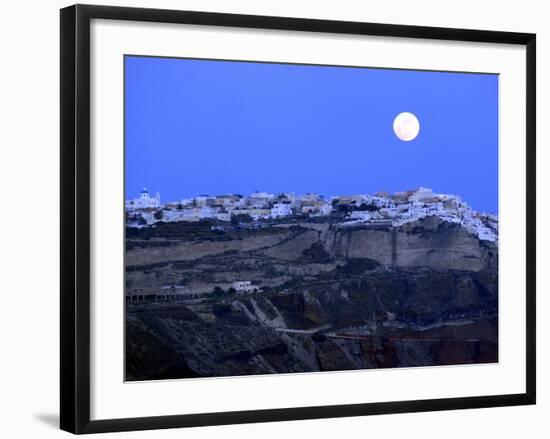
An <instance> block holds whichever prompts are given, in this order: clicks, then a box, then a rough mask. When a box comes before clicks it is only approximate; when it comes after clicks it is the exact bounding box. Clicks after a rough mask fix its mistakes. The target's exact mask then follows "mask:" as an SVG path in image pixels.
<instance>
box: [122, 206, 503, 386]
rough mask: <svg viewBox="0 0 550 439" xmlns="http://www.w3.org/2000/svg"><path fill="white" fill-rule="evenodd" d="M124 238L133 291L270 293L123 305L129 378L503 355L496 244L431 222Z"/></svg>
mask: <svg viewBox="0 0 550 439" xmlns="http://www.w3.org/2000/svg"><path fill="white" fill-rule="evenodd" d="M190 230H191V229H190V226H178V227H175V226H172V225H171V226H170V227H167V228H164V230H163V227H159V228H157V230H152V231H151V230H149V231H143V232H140V233H135V234H134V235H132V236H129V237H128V251H127V257H126V263H127V285H128V287H129V288H133V287H139V286H140V285H145V284H147V285H166V284H179V285H187V286H189V287H190V288H192V287H193V288H198V289H201V288H202V290H204V291H210V290H212V289H213V288H214V287H216V286H222V287H224V286H225V285H229V284H230V282H232V281H234V280H251V281H252V282H254V284H256V285H258V287H260V288H261V290H262V291H261V292H258V293H251V294H237V293H235V292H231V291H227V290H226V291H223V288H222V293H219V292H218V293H217V294H205V295H203V296H202V298H201V299H199V300H190V301H184V302H178V303H162V304H161V303H141V304H137V305H131V306H128V308H127V320H126V324H127V346H126V354H127V356H126V358H127V379H129V380H143V379H162V378H182V377H194V376H228V375H247V374H263V373H282V372H285V373H286V372H310V371H323V370H345V369H362V368H375V367H401V366H407V367H410V366H421V365H423V366H425V365H441V364H463V363H479V362H494V361H497V356H498V343H497V341H498V333H497V329H498V314H497V310H498V248H497V246H496V245H495V244H494V243H492V242H487V241H480V240H479V239H478V238H477V237H476V236H474V235H472V234H470V233H468V232H467V231H466V230H465V229H464V228H462V227H460V226H459V225H455V224H450V223H446V222H443V221H441V220H439V219H437V218H435V217H428V218H425V219H423V220H420V221H417V222H415V223H409V224H406V225H403V226H401V227H396V228H391V227H390V228H368V227H354V228H345V227H340V226H338V225H337V224H330V223H323V222H310V223H295V224H283V223H280V224H277V225H276V226H273V227H270V228H268V229H266V230H227V231H226V232H224V233H221V234H220V233H217V234H215V233H213V232H212V233H211V232H209V231H208V230H206V229H205V230H198V229H196V228H195V229H193V234H191V233H190Z"/></svg>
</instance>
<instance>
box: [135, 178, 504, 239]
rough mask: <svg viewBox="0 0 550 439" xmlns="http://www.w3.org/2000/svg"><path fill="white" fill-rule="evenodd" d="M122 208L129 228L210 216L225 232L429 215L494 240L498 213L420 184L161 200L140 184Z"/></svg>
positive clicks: (376, 223) (370, 223)
mask: <svg viewBox="0 0 550 439" xmlns="http://www.w3.org/2000/svg"><path fill="white" fill-rule="evenodd" d="M125 207H126V225H127V226H128V227H133V228H142V227H155V225H156V224H157V223H159V222H162V223H170V222H182V221H185V222H198V221H211V222H213V223H215V224H213V225H212V228H213V230H220V231H223V230H224V223H231V224H234V225H237V226H241V227H267V226H269V225H270V224H275V223H278V222H281V221H291V220H293V219H299V220H301V221H303V220H304V219H305V220H308V219H309V220H312V221H315V220H323V219H324V220H326V221H328V222H331V223H333V224H336V225H338V226H339V227H373V228H389V227H399V226H403V225H404V224H407V223H412V222H415V221H418V220H420V219H423V218H426V217H431V216H433V217H437V218H439V219H440V220H442V221H445V222H448V223H453V224H459V225H461V226H462V227H464V228H465V229H466V230H468V231H469V232H470V233H472V234H473V235H475V236H477V237H478V239H480V240H483V241H491V242H495V243H496V242H497V241H498V218H497V216H496V215H492V214H487V213H480V212H477V211H475V210H473V209H472V208H471V207H470V206H469V205H468V204H467V203H466V202H464V201H463V200H462V199H461V198H460V197H458V196H456V195H450V194H440V193H435V192H434V191H433V190H432V189H429V188H424V187H420V188H418V189H414V190H408V191H402V192H395V193H393V194H389V193H387V192H377V193H375V194H370V195H336V196H330V197H325V196H323V195H320V194H316V193H308V194H304V195H296V194H295V193H293V192H285V193H279V194H272V193H267V192H253V193H252V194H250V195H248V196H244V195H240V194H228V195H216V196H214V195H199V196H196V197H193V198H185V199H181V200H177V201H170V202H166V203H161V199H160V194H158V193H157V194H156V195H155V196H151V195H150V193H149V192H148V191H147V189H143V190H142V191H141V193H140V196H139V197H138V198H135V199H132V200H127V201H126V204H125ZM218 223H219V224H218Z"/></svg>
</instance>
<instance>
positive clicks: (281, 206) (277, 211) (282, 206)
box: [271, 203, 292, 218]
mask: <svg viewBox="0 0 550 439" xmlns="http://www.w3.org/2000/svg"><path fill="white" fill-rule="evenodd" d="M291 214H292V209H291V208H290V204H288V203H275V204H274V205H273V207H272V208H271V216H272V217H273V218H280V217H283V216H289V215H291Z"/></svg>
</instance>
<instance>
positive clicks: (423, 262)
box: [325, 217, 497, 271]
mask: <svg viewBox="0 0 550 439" xmlns="http://www.w3.org/2000/svg"><path fill="white" fill-rule="evenodd" d="M325 242H326V243H325V246H326V248H327V249H329V252H330V253H331V254H332V255H334V257H337V258H338V257H344V258H370V259H374V260H376V261H378V262H380V263H381V264H383V265H386V266H397V267H431V268H442V269H455V270H473V271H479V270H481V269H483V268H484V267H487V266H496V263H497V261H496V254H497V248H496V246H495V244H493V243H490V242H488V241H480V240H478V239H477V237H476V236H474V235H472V234H471V233H469V232H468V231H466V229H464V228H462V227H460V226H459V225H457V224H451V223H447V222H443V221H441V220H439V219H437V218H436V217H428V218H426V219H424V220H421V221H417V222H414V223H409V224H406V225H404V226H401V227H398V228H392V229H389V230H369V229H338V230H336V231H334V232H332V233H329V234H328V235H327V238H326V240H325Z"/></svg>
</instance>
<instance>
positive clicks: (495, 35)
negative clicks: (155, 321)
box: [60, 5, 536, 434]
mask: <svg viewBox="0 0 550 439" xmlns="http://www.w3.org/2000/svg"><path fill="white" fill-rule="evenodd" d="M92 19H106V20H133V21H142V22H160V23H182V24H195V25H209V26H231V27H243V28H256V29H279V30H294V31H304V32H325V33H334V34H356V35H375V36H385V37H408V38H421V39H436V40H454V41H466V42H488V43H503V44H515V45H523V46H525V47H526V60H527V62H526V66H525V68H526V75H527V76H526V79H527V81H526V82H527V88H526V99H527V101H526V133H525V136H526V137H525V139H526V152H525V153H526V162H527V182H526V183H527V198H526V201H527V209H526V212H525V214H526V219H527V223H526V224H527V228H526V231H525V233H526V242H527V247H526V267H527V272H526V273H527V284H526V294H527V297H526V322H527V327H526V337H527V339H526V357H525V364H526V376H525V383H526V392H525V393H518V394H507V395H494V396H475V397H459V398H445V399H429V400H415V401H394V402H383V403H366V404H346V405H333V406H315V407H299V408H283V409H269V410H252V411H236V412H224V413H201V414H181V415H174V416H150V417H140V418H128V419H105V420H90V225H89V223H90V213H91V210H90V134H91V133H90V21H91V20H92ZM60 24H61V63H60V70H61V72H60V73H61V74H60V80H61V82H60V88H61V112H60V122H61V212H60V213H61V223H60V226H61V244H60V245H61V273H60V274H61V300H60V306H61V350H60V355H61V358H60V361H61V371H60V373H61V375H60V377H61V387H60V393H61V404H60V412H61V416H60V424H61V429H63V430H66V431H69V432H72V433H76V434H81V433H99V432H114V431H129V430H145V429H160V428H173V427H193V426H208V425H221V424H240V423H251V422H273V421H288V420H304V419H315V418H328V417H346V416H365V415H375V414H387V413H405V412H427V411H436V410H453V409H471V408H482V407H498V406H515V405H528V404H535V401H536V350H535V345H536V339H535V336H536V333H535V327H536V321H535V279H536V273H535V263H536V261H535V257H536V235H535V234H536V231H535V225H536V223H535V209H536V206H535V199H536V187H535V181H536V176H535V156H536V151H535V143H536V134H535V131H536V125H535V111H536V109H535V107H536V104H535V99H536V83H535V82H536V77H535V70H536V68H535V67H536V55H535V52H536V36H535V34H530V33H514V32H497V31H484V30H465V29H447V28H436V27H423V26H403V25H388V24H375V23H359V22H344V21H328V20H313V19H303V18H288V17H266V16H252V15H234V14H222V13H210V12H188V11H175V10H159V9H142V8H126V7H111V6H89V5H75V6H70V7H67V8H64V9H62V10H61V20H60Z"/></svg>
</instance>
